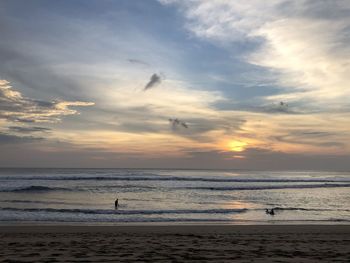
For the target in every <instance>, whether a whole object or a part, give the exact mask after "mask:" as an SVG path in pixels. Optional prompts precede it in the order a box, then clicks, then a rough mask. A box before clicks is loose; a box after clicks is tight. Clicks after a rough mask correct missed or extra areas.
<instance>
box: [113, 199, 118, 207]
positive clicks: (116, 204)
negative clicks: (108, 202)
mask: <svg viewBox="0 0 350 263" xmlns="http://www.w3.org/2000/svg"><path fill="white" fill-rule="evenodd" d="M114 207H115V209H118V198H117V199H116V200H115V202H114Z"/></svg>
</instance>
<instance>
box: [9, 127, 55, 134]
mask: <svg viewBox="0 0 350 263" xmlns="http://www.w3.org/2000/svg"><path fill="white" fill-rule="evenodd" d="M8 129H9V130H10V131H13V132H18V133H32V132H48V131H51V129H50V128H45V127H37V126H34V127H23V126H10V127H8Z"/></svg>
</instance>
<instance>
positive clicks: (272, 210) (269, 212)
mask: <svg viewBox="0 0 350 263" xmlns="http://www.w3.org/2000/svg"><path fill="white" fill-rule="evenodd" d="M265 213H266V214H268V215H272V216H274V215H275V210H274V209H273V208H272V209H271V210H269V209H267V208H266V209H265Z"/></svg>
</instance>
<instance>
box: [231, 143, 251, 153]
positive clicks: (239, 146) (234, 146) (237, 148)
mask: <svg viewBox="0 0 350 263" xmlns="http://www.w3.org/2000/svg"><path fill="white" fill-rule="evenodd" d="M247 145H248V144H247V143H246V142H242V141H230V142H229V144H228V147H229V149H230V151H233V152H242V151H244V150H245V148H246V146H247Z"/></svg>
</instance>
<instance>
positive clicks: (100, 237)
mask: <svg viewBox="0 0 350 263" xmlns="http://www.w3.org/2000/svg"><path fill="white" fill-rule="evenodd" d="M0 247H1V250H0V261H1V262H190V261H191V262H192V261H195V262H232V261H234V262H349V260H350V226H348V225H290V226H289V225H272V226H271V225H260V226H258V225H254V226H248V225H244V226H237V225H236V226H232V225H171V226H164V225H163V226H159V225H158V226H155V225H144V226H134V225H129V226H53V225H50V226H48V225H45V226H39V225H35V226H29V225H26V226H23V225H22V226H14V225H12V226H1V227H0Z"/></svg>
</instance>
